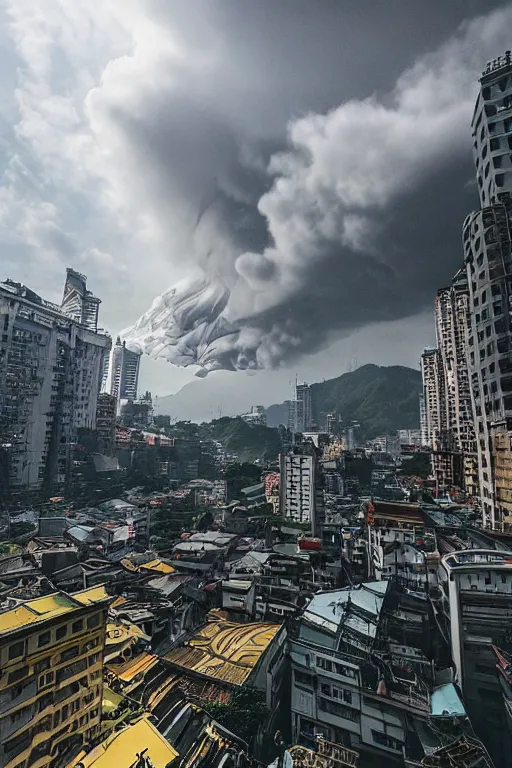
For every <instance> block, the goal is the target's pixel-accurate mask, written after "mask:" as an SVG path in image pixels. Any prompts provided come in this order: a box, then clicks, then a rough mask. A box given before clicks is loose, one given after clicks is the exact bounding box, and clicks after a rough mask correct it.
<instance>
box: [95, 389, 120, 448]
mask: <svg viewBox="0 0 512 768" xmlns="http://www.w3.org/2000/svg"><path fill="white" fill-rule="evenodd" d="M116 412H117V401H116V399H115V397H113V395H108V394H107V393H106V392H102V393H101V394H100V396H99V398H98V406H97V409H96V434H97V438H98V453H101V454H102V455H104V456H113V455H114V452H115V447H116Z"/></svg>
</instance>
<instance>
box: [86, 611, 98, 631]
mask: <svg viewBox="0 0 512 768" xmlns="http://www.w3.org/2000/svg"><path fill="white" fill-rule="evenodd" d="M99 623H100V615H99V613H95V614H94V616H90V617H89V618H88V619H87V629H93V628H94V627H97V626H99Z"/></svg>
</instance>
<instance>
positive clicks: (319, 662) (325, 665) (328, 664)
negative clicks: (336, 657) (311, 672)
mask: <svg viewBox="0 0 512 768" xmlns="http://www.w3.org/2000/svg"><path fill="white" fill-rule="evenodd" d="M316 666H317V667H318V669H323V670H325V672H334V673H335V674H336V675H342V676H343V677H349V678H351V679H352V680H355V678H356V671H355V669H352V668H351V667H345V666H344V665H343V664H339V663H338V662H337V661H331V660H330V659H324V658H322V657H321V656H317V657H316Z"/></svg>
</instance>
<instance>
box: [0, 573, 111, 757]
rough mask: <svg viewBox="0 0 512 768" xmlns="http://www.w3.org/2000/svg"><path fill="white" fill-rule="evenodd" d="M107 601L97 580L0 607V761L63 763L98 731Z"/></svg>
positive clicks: (107, 597)
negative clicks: (92, 584)
mask: <svg viewBox="0 0 512 768" xmlns="http://www.w3.org/2000/svg"><path fill="white" fill-rule="evenodd" d="M109 601H110V598H109V596H108V595H107V593H106V592H105V589H104V588H103V587H94V588H91V589H87V590H84V591H82V592H76V593H74V594H73V595H67V594H64V593H62V592H56V593H54V594H51V595H48V596H46V597H40V598H36V599H34V600H29V601H27V602H24V603H20V604H19V605H18V606H16V607H15V608H12V609H10V610H7V611H4V612H3V613H0V669H1V674H0V768H43V766H51V767H52V768H60V766H63V765H66V763H67V761H68V759H69V756H70V755H71V754H72V753H73V751H78V749H79V748H80V747H81V745H82V744H83V743H85V742H87V741H89V740H90V739H92V738H94V737H95V736H96V735H97V734H98V733H99V724H100V716H101V705H102V693H103V670H102V665H103V652H104V646H105V628H106V623H107V612H108V604H109Z"/></svg>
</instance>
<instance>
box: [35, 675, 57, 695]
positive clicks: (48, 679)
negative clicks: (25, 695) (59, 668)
mask: <svg viewBox="0 0 512 768" xmlns="http://www.w3.org/2000/svg"><path fill="white" fill-rule="evenodd" d="M53 680H54V673H53V672H46V674H44V675H41V677H40V678H39V684H38V690H39V691H40V690H41V688H45V687H46V686H47V685H51V684H52V683H53Z"/></svg>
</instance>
